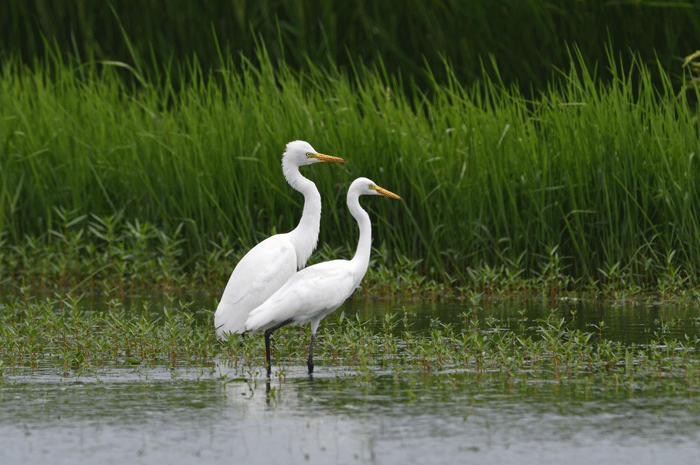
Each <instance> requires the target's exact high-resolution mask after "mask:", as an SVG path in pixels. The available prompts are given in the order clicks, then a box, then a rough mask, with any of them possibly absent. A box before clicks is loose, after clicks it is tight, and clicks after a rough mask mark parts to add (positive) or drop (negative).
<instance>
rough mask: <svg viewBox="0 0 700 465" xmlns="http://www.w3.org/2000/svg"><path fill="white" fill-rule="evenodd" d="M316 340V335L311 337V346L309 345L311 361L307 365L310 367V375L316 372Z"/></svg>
mask: <svg viewBox="0 0 700 465" xmlns="http://www.w3.org/2000/svg"><path fill="white" fill-rule="evenodd" d="M315 340H316V335H315V334H312V335H311V344H310V345H309V360H308V361H307V362H306V365H307V366H308V367H309V374H311V373H313V372H314V341H315Z"/></svg>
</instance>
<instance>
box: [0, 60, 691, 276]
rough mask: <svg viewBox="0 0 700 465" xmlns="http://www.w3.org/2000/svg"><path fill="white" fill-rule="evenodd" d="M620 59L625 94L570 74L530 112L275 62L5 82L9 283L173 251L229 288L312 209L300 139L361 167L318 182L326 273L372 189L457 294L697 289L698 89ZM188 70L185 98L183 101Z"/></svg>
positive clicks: (392, 258) (389, 238) (521, 102)
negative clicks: (63, 266)
mask: <svg viewBox="0 0 700 465" xmlns="http://www.w3.org/2000/svg"><path fill="white" fill-rule="evenodd" d="M616 63H617V62H616V58H611V59H610V61H609V63H608V66H609V67H610V70H611V73H612V74H613V76H614V79H613V81H612V83H611V84H609V85H598V84H596V81H595V79H594V76H593V70H588V69H586V68H585V66H583V65H582V64H581V63H580V62H576V61H574V62H572V66H571V70H570V71H569V72H568V73H567V74H566V75H565V76H562V78H561V80H560V82H559V84H557V85H553V86H551V87H550V88H549V90H548V91H547V92H545V93H543V94H542V95H540V96H539V97H538V98H537V99H534V100H532V99H525V98H524V97H522V96H521V95H519V93H518V92H517V90H514V89H508V88H504V87H503V86H502V85H501V84H499V82H498V81H492V80H489V79H485V80H484V82H483V83H482V85H480V86H476V87H468V88H467V87H464V86H462V85H460V84H459V82H457V80H455V79H451V80H449V82H448V84H447V85H445V86H438V85H437V84H434V86H433V89H432V91H431V93H430V95H431V96H430V97H425V96H424V95H423V94H422V93H420V92H419V91H417V90H415V91H414V93H413V94H411V95H407V94H405V93H403V92H402V91H400V89H401V88H402V87H403V86H402V85H401V84H400V83H398V82H396V81H395V80H393V79H391V78H387V77H386V76H385V75H384V74H383V73H382V72H381V70H379V71H364V72H362V74H363V77H362V79H360V80H350V79H349V78H347V77H345V76H344V75H343V74H341V73H339V72H335V71H333V72H330V73H327V72H324V71H321V70H320V69H317V68H314V67H313V66H311V65H310V66H311V68H310V71H309V72H307V73H304V74H297V73H294V72H292V71H291V70H289V69H287V68H285V67H282V68H281V69H278V70H277V71H275V70H274V68H273V66H272V65H271V64H270V62H269V61H268V59H267V56H266V55H265V54H264V53H263V52H261V53H260V54H259V56H258V61H257V63H256V64H249V65H247V66H246V67H245V69H244V70H243V71H242V72H233V71H227V70H222V71H221V72H218V73H216V74H214V75H209V74H205V73H203V72H202V70H201V68H199V67H198V66H197V65H196V64H195V65H192V66H190V67H189V68H177V67H173V68H172V69H170V71H167V72H163V74H162V75H160V76H158V78H157V79H155V80H153V81H152V82H151V81H146V80H144V81H143V85H140V86H137V87H138V88H132V87H130V86H127V85H125V84H124V81H123V80H122V79H121V78H120V77H119V76H118V72H119V71H122V70H123V68H122V67H120V66H117V65H114V64H113V65H94V66H85V65H83V66H76V65H73V64H71V63H64V62H61V61H60V59H58V58H57V59H56V60H55V61H54V62H53V63H52V64H50V65H45V66H40V67H39V69H38V70H30V69H27V68H24V67H22V66H21V65H19V64H14V65H9V66H5V68H4V70H5V71H4V74H3V75H2V77H0V121H2V124H1V125H0V161H1V163H0V231H3V236H2V240H3V241H4V243H5V244H6V246H18V247H19V249H17V250H19V251H20V252H11V251H10V250H9V249H6V250H3V253H4V254H5V257H6V258H5V259H4V263H9V264H6V265H3V266H5V267H6V270H7V274H4V276H10V275H12V273H13V269H16V267H17V266H18V265H16V264H15V265H13V264H12V263H15V262H14V261H16V260H22V258H21V254H22V252H21V251H23V250H24V251H26V250H30V249H31V245H27V244H28V242H29V243H30V244H31V241H37V240H39V241H43V242H45V243H47V244H50V245H51V247H56V248H57V249H62V248H63V249H65V250H66V253H67V254H68V255H66V256H70V254H71V253H74V254H76V260H78V261H80V260H87V261H91V260H94V254H95V253H103V254H107V255H106V257H107V258H106V259H105V262H104V264H102V265H100V266H109V267H112V268H113V267H115V266H116V267H119V266H125V265H121V264H120V263H124V262H125V261H128V260H125V259H124V257H122V259H121V261H119V260H112V259H113V258H115V257H116V255H114V254H116V253H118V251H119V250H120V249H122V250H126V249H129V250H131V249H132V248H135V249H136V250H142V251H143V254H150V253H153V252H154V251H155V250H157V248H158V247H160V246H162V245H163V244H169V245H168V247H171V246H173V245H176V246H177V247H176V248H175V249H173V250H176V252H177V253H170V252H173V250H171V251H170V252H168V251H167V250H165V251H163V254H164V255H163V256H164V257H167V258H166V259H163V263H164V264H163V265H162V266H163V267H164V268H167V266H166V265H165V264H167V263H171V262H172V263H177V264H178V266H181V267H183V268H184V269H185V270H186V271H187V272H188V273H192V272H193V270H194V268H195V267H196V266H202V265H201V264H204V266H206V267H207V268H211V267H213V268H214V269H215V271H214V273H216V274H217V276H220V275H224V276H225V275H227V274H228V273H229V272H230V269H231V268H232V266H233V264H234V263H235V257H237V256H240V254H242V253H244V252H245V251H246V250H247V249H248V248H250V247H251V246H253V245H254V244H255V243H257V242H258V241H259V240H261V239H262V238H264V237H266V236H268V235H269V234H272V233H274V232H282V231H288V230H290V229H291V228H292V227H294V225H295V224H296V222H297V221H298V218H299V215H300V211H301V202H302V199H301V198H300V196H299V195H297V194H296V193H295V192H293V191H292V189H291V188H290V187H289V186H287V185H286V183H285V182H284V179H283V177H282V173H281V169H280V156H281V152H282V151H283V149H284V144H285V143H286V142H288V141H290V140H294V139H305V140H308V141H310V142H311V143H312V145H313V146H314V147H315V148H316V150H319V151H321V152H324V153H328V154H331V155H336V156H341V157H344V158H346V159H347V160H349V162H350V163H348V164H347V165H344V166H342V167H340V166H314V167H309V168H306V169H305V170H304V174H305V175H306V176H308V177H309V178H311V179H312V180H313V181H314V182H315V183H316V184H317V186H318V188H319V190H320V192H321V194H322V197H323V206H324V211H323V218H322V225H321V236H320V245H321V246H322V247H324V252H323V253H321V254H317V255H315V256H314V259H315V260H319V259H324V257H326V256H328V257H330V256H338V255H340V256H345V257H347V256H348V255H349V254H350V253H351V251H352V250H354V246H355V244H356V240H357V231H356V226H355V224H354V221H353V220H352V218H351V217H350V215H349V214H348V213H347V209H346V207H345V192H346V189H347V186H348V185H349V184H350V182H351V181H352V180H353V179H354V178H355V177H357V176H360V175H361V176H367V177H370V178H371V179H373V180H374V181H376V182H377V183H378V184H380V185H382V186H385V187H386V188H388V189H390V190H392V191H394V192H396V193H398V194H399V195H401V196H402V197H403V198H404V202H403V203H399V204H396V205H394V204H390V203H387V202H372V201H371V200H370V201H367V200H366V201H364V205H365V206H366V207H367V208H368V209H369V210H370V213H371V216H372V218H373V220H374V224H375V227H374V237H375V239H374V246H375V247H376V248H377V250H378V252H379V254H378V256H379V257H381V263H382V264H383V265H386V266H387V267H388V268H389V269H395V270H399V271H398V272H399V273H416V274H417V275H419V276H422V277H424V278H427V279H428V280H433V281H435V282H438V283H442V284H443V285H446V286H449V287H454V286H472V285H474V284H477V283H479V282H480V280H484V279H509V277H513V276H515V277H516V278H517V277H520V278H523V279H546V278H547V277H548V276H553V277H557V278H558V277H560V276H563V277H565V280H564V281H563V282H562V283H563V284H562V285H563V286H564V287H565V288H570V287H575V286H576V285H584V286H585V285H590V284H591V283H610V282H613V281H614V282H618V283H623V286H625V285H627V284H633V285H636V286H639V287H640V288H642V289H645V288H656V287H658V286H661V285H662V284H663V281H664V280H665V279H666V278H667V277H669V276H671V277H674V279H677V280H678V281H679V282H682V283H685V285H686V286H689V287H692V286H695V285H697V283H696V282H695V280H694V278H693V276H697V275H698V271H699V270H698V266H700V265H698V264H700V230H699V227H700V223H699V221H698V211H700V209H699V208H698V207H699V206H700V188H699V186H698V179H700V178H699V176H698V175H699V174H700V173H698V171H699V169H700V168H699V167H698V162H697V154H698V153H700V151H699V148H698V141H697V126H696V122H695V115H696V113H695V107H694V105H692V104H690V103H689V101H688V97H689V96H690V97H694V95H695V94H694V92H695V90H694V88H693V87H691V88H690V89H688V90H686V91H685V92H681V93H680V94H679V92H678V91H679V89H676V88H673V87H672V86H671V84H670V81H669V80H668V78H667V77H666V78H665V79H664V81H663V82H664V86H663V87H662V88H660V89H659V88H657V87H655V86H652V85H651V82H650V80H651V77H650V73H651V72H650V70H649V68H648V67H646V66H645V65H642V64H640V63H635V64H634V66H633V67H632V68H629V69H627V68H625V69H622V68H620V67H619V66H617V65H616ZM230 69H232V67H231V68H230ZM449 71H450V69H449V68H447V72H448V73H449ZM656 71H658V72H659V73H661V75H662V76H667V75H666V74H665V71H664V70H663V69H658V70H656ZM131 72H133V73H135V74H134V75H137V72H136V70H131ZM177 73H182V74H186V75H188V77H189V80H190V81H191V82H192V84H191V85H188V86H187V87H185V88H183V89H181V90H180V91H179V92H175V91H174V90H173V87H172V86H171V85H169V82H170V76H172V75H173V74H177ZM139 79H145V78H143V76H140V75H139ZM677 94H679V95H678V97H677ZM32 238H33V239H32ZM163 238H167V239H168V240H164V239H163ZM72 241H77V242H78V243H80V244H84V243H83V242H82V241H87V243H85V244H86V245H80V246H76V247H73V246H72V245H71V243H72ZM90 244H93V245H90ZM98 251H99V252H98ZM18 254H19V255H18ZM169 254H170V255H169ZM18 257H19V258H18ZM47 260H48V259H47ZM133 261H134V263H139V262H140V260H139V259H136V258H134V259H133ZM197 264H200V265H197ZM13 267H14V268H13ZM371 268H372V267H371ZM375 269H376V267H375ZM110 270H111V269H110ZM224 270H225V271H224ZM484 270H486V271H484ZM16 273H17V272H16V271H15V274H16ZM484 273H486V278H485V277H484ZM489 276H491V278H489ZM516 278H514V279H516ZM217 279H218V278H217Z"/></svg>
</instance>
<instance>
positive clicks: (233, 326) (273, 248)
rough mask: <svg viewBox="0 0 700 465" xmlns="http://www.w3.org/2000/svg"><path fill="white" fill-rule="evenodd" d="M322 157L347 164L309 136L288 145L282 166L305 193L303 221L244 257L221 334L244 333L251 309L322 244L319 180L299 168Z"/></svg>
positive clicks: (221, 318) (225, 303)
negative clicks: (317, 146) (319, 147)
mask: <svg viewBox="0 0 700 465" xmlns="http://www.w3.org/2000/svg"><path fill="white" fill-rule="evenodd" d="M318 162H334V163H342V162H344V160H343V159H342V158H337V157H330V156H328V155H323V154H320V153H316V151H315V150H314V149H313V147H311V145H310V144H309V143H307V142H304V141H294V142H290V143H288V144H287V149H286V150H285V152H284V155H283V156H282V171H283V173H284V177H285V179H286V180H287V182H288V183H289V185H290V186H292V188H294V189H295V190H297V191H299V192H301V193H302V194H303V195H304V211H303V213H302V216H301V220H300V221H299V225H298V226H297V227H296V228H295V229H294V230H293V231H290V232H288V233H286V234H276V235H274V236H271V237H268V238H267V239H265V240H264V241H262V242H261V243H259V244H258V245H256V246H255V247H253V248H252V249H250V251H249V252H248V253H247V254H246V255H245V256H244V257H243V258H242V259H241V260H240V261H239V262H238V265H236V268H235V269H234V270H233V273H231V277H230V278H229V280H228V284H227V285H226V289H224V294H223V295H222V297H221V301H220V302H219V306H218V307H217V308H216V313H215V314H214V326H215V328H216V334H217V336H219V337H220V338H224V337H226V335H227V334H229V333H231V334H235V333H243V331H244V330H245V322H246V320H247V319H248V314H249V313H250V311H251V310H253V309H254V308H256V307H258V306H259V305H260V304H262V303H263V302H265V301H266V300H267V299H268V298H269V297H270V296H271V295H272V294H273V293H274V292H275V291H276V290H278V289H279V288H280V287H281V286H282V285H283V284H284V283H285V282H286V281H287V280H288V279H289V278H290V277H292V276H293V275H294V273H295V272H296V271H297V269H299V268H303V267H304V265H305V264H306V261H307V260H308V259H309V256H310V255H311V252H313V251H314V249H315V248H316V244H317V242H318V232H319V227H320V223H321V195H320V194H319V192H318V189H316V185H315V184H314V183H313V182H312V181H310V180H308V179H306V178H305V177H304V176H302V175H301V173H300V172H299V167H300V166H303V165H310V164H312V163H318Z"/></svg>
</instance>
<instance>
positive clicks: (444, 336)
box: [0, 295, 700, 396]
mask: <svg viewBox="0 0 700 465" xmlns="http://www.w3.org/2000/svg"><path fill="white" fill-rule="evenodd" d="M83 299H84V297H80V298H71V297H70V296H65V295H64V296H59V295H56V296H54V297H52V298H46V299H42V300H36V299H28V298H23V297H18V298H15V299H10V300H8V301H6V302H5V303H3V304H2V305H1V306H0V337H2V341H3V344H2V346H1V347H0V376H3V377H4V376H11V375H13V374H17V373H24V374H26V373H35V372H46V370H49V371H56V372H57V373H59V374H62V376H68V377H74V376H76V375H78V376H88V377H89V376H98V377H99V374H100V372H101V370H105V369H109V370H114V369H120V368H124V369H133V368H139V369H144V370H148V369H149V367H167V368H171V369H173V370H178V369H182V368H198V369H202V368H204V369H207V370H213V371H216V370H220V369H221V368H220V367H221V366H223V367H226V368H227V370H226V373H227V374H226V375H223V376H222V378H221V380H222V381H230V380H233V379H235V380H240V379H252V380H257V377H258V376H260V373H261V370H259V368H260V367H262V366H263V364H264V347H263V338H262V337H247V338H245V339H244V340H241V339H240V338H234V339H233V340H231V341H230V342H226V343H224V342H220V341H218V340H217V339H216V337H215V334H214V331H213V330H212V312H211V311H207V310H201V311H200V310H195V306H194V304H193V303H192V302H186V301H185V302H183V301H180V300H179V299H175V298H172V297H168V298H167V301H166V303H165V305H164V306H163V308H162V310H160V311H150V312H149V311H148V308H144V309H143V310H131V311H125V310H124V308H123V307H122V305H121V303H120V301H119V299H112V300H110V301H109V303H108V305H107V308H105V309H104V310H102V311H93V310H89V309H88V307H89V306H88V305H87V304H86V303H84V302H83ZM476 308H477V307H472V308H471V309H468V310H467V311H465V312H464V313H463V314H462V315H461V317H462V318H461V322H460V323H459V324H455V325H447V324H443V323H441V322H439V321H433V323H432V324H431V325H430V327H429V328H427V329H424V330H414V329H412V328H411V324H410V321H409V318H408V316H407V314H406V313H403V314H402V313H392V314H386V315H383V316H382V317H380V318H379V319H376V320H362V319H360V318H359V317H358V318H357V319H349V318H346V317H345V315H344V314H343V313H342V312H341V313H339V314H338V315H335V318H333V317H331V318H330V319H329V321H328V322H326V323H325V324H324V325H322V327H321V329H320V331H319V335H318V339H317V346H316V351H315V355H316V359H317V361H318V366H319V367H325V368H329V369H330V368H334V367H336V368H339V369H341V370H342V372H343V373H346V374H349V375H351V376H353V377H356V378H357V379H359V380H360V381H361V382H363V383H368V384H371V383H373V382H374V381H373V380H375V379H376V377H377V376H380V375H381V376H384V375H392V376H393V377H394V379H395V380H396V381H397V382H406V381H409V382H416V381H417V380H420V379H423V380H424V381H423V382H431V381H430V378H431V377H433V376H435V375H437V376H439V377H440V379H442V380H443V381H441V382H442V383H443V384H444V383H446V384H445V385H449V379H452V378H453V379H454V381H460V380H464V378H465V377H466V378H469V379H473V380H475V381H478V380H480V379H492V378H493V377H494V376H501V377H503V379H504V380H505V382H507V383H509V384H512V385H516V384H519V383H522V382H529V381H545V382H549V381H556V382H560V383H565V382H569V381H571V382H577V383H578V382H584V383H591V385H592V388H594V387H596V386H600V384H601V383H602V385H603V386H611V385H612V386H615V387H623V388H626V389H630V390H637V389H647V388H655V387H659V388H660V387H662V386H663V387H664V389H669V388H670V386H672V387H673V389H674V390H677V391H679V392H687V393H688V394H689V395H693V396H696V395H697V394H698V393H699V392H700V391H699V389H698V386H699V385H700V351H698V348H699V347H700V340H699V339H698V337H697V336H693V337H691V336H685V337H684V338H681V339H677V338H674V337H671V336H670V333H669V331H668V326H669V324H668V322H665V323H664V322H662V324H661V326H660V329H659V330H658V331H656V332H654V334H653V335H651V338H650V339H649V342H648V343H647V344H643V345H635V344H627V345H625V344H622V343H619V342H614V341H611V340H609V339H607V338H606V331H605V325H604V322H601V324H600V325H599V326H597V327H596V328H591V331H590V332H588V331H582V330H579V329H573V328H572V327H571V321H567V319H566V318H564V317H562V316H561V315H559V314H558V312H556V311H552V312H551V313H550V314H549V315H548V316H546V317H545V318H542V319H536V320H531V319H528V318H527V316H525V314H524V312H523V313H522V314H521V318H520V320H519V325H520V327H519V328H516V329H508V328H506V327H503V326H501V325H500V324H499V322H498V321H497V320H495V319H493V318H487V319H485V320H480V319H479V318H477V311H476ZM309 340H310V336H309V333H308V328H306V327H302V328H296V327H295V328H287V329H285V330H281V331H279V333H278V334H277V335H276V337H275V341H276V344H275V345H276V350H275V360H274V364H275V370H274V376H273V377H274V378H279V379H280V380H283V379H284V378H285V376H286V374H287V371H288V370H289V368H290V367H293V366H302V367H304V366H305V362H306V356H307V350H308V344H309ZM217 367H219V368H217ZM0 379H1V377H0ZM445 380H447V381H445Z"/></svg>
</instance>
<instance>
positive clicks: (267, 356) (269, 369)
mask: <svg viewBox="0 0 700 465" xmlns="http://www.w3.org/2000/svg"><path fill="white" fill-rule="evenodd" d="M291 322H292V320H291V319H289V320H284V321H283V322H282V323H278V324H276V325H275V326H273V327H272V328H270V329H266V330H265V360H267V377H268V378H269V377H270V375H271V374H272V362H271V361H270V336H272V332H273V331H275V330H277V329H280V328H281V327H282V326H287V325H288V324H289V323H291Z"/></svg>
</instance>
